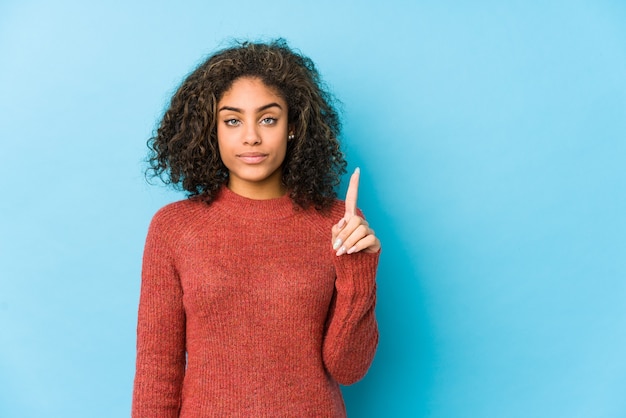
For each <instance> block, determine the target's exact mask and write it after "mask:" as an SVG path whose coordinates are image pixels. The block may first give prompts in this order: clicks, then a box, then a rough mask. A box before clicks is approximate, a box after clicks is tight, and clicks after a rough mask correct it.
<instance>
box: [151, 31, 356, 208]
mask: <svg viewBox="0 0 626 418" xmlns="http://www.w3.org/2000/svg"><path fill="white" fill-rule="evenodd" d="M240 77H255V78H258V79H260V80H261V81H262V82H263V83H264V84H265V85H267V86H268V87H271V88H274V89H275V90H276V92H277V93H278V94H280V95H281V96H282V97H283V98H284V99H285V101H286V102H287V108H288V123H289V125H290V126H293V128H294V129H293V133H294V135H295V137H294V138H293V139H292V140H291V141H289V142H288V143H287V153H286V156H285V160H284V161H283V165H282V183H283V185H284V186H285V187H286V189H287V190H288V192H289V196H290V198H291V200H292V201H293V202H294V203H295V204H297V205H298V206H300V207H303V208H307V207H309V206H311V205H312V206H314V207H315V208H316V209H318V210H323V209H327V208H328V207H330V205H331V204H332V202H333V200H334V199H335V197H336V193H335V188H336V186H337V185H338V184H339V181H340V176H341V175H342V174H344V173H345V171H346V162H345V159H344V155H343V153H342V151H341V150H340V146H339V141H338V140H337V138H338V136H339V134H340V131H341V122H340V119H339V115H338V112H337V110H336V106H335V103H336V100H335V98H334V97H333V96H332V94H331V93H330V92H329V90H328V89H327V88H326V86H325V84H324V83H323V81H322V79H321V76H320V74H319V72H318V71H317V69H316V67H315V65H314V63H313V61H312V60H311V59H310V58H308V57H306V56H304V55H302V54H300V53H298V52H295V51H294V50H292V49H290V48H289V46H288V45H287V42H286V41H285V40H283V39H277V40H274V41H271V42H268V43H253V42H248V41H245V42H240V43H237V44H235V45H234V46H232V47H229V48H226V49H222V50H220V51H218V52H216V53H214V54H213V55H211V56H209V57H208V59H206V60H205V61H204V62H203V63H201V64H200V65H199V66H198V67H197V68H196V69H195V70H194V71H193V72H191V73H190V74H189V75H188V76H187V78H186V79H185V80H184V81H183V82H182V84H181V85H180V86H179V88H178V90H177V91H176V93H174V95H173V97H172V99H171V102H170V104H169V108H168V109H167V110H166V111H165V114H164V115H163V118H162V119H161V121H160V123H159V126H158V129H157V131H156V134H155V135H154V136H153V137H152V138H150V139H149V140H148V147H149V149H150V155H149V159H148V162H149V168H148V170H147V171H148V173H150V172H151V173H152V177H159V178H160V179H161V180H162V181H163V182H164V183H165V184H170V185H172V186H174V187H175V188H177V189H182V190H185V191H187V192H188V196H189V197H194V196H195V197H197V198H199V199H201V200H203V201H205V202H207V203H210V202H211V201H212V200H213V199H214V198H215V196H216V194H217V192H218V190H219V189H220V187H221V186H222V185H223V184H226V183H227V181H228V175H229V173H228V169H227V168H226V166H225V165H224V163H223V162H222V159H221V157H220V153H219V149H218V143H217V104H218V102H219V100H220V99H221V98H222V96H223V95H224V93H226V92H227V91H228V90H229V89H230V87H231V86H232V84H233V82H234V81H235V80H237V79H238V78H240Z"/></svg>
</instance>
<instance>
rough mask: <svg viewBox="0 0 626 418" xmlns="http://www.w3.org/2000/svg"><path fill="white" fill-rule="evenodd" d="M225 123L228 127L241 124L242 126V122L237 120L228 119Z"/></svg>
mask: <svg viewBox="0 0 626 418" xmlns="http://www.w3.org/2000/svg"><path fill="white" fill-rule="evenodd" d="M224 123H225V124H226V126H238V125H239V124H241V122H240V121H239V120H237V119H226V120H225V121H224Z"/></svg>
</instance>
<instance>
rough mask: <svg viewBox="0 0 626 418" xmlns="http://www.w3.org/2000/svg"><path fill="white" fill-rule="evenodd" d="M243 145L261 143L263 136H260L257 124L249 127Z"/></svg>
mask: <svg viewBox="0 0 626 418" xmlns="http://www.w3.org/2000/svg"><path fill="white" fill-rule="evenodd" d="M243 143H244V144H245V145H259V144H260V143H261V135H259V132H258V130H257V126H256V124H254V123H251V124H248V125H247V129H246V130H245V132H244V140H243Z"/></svg>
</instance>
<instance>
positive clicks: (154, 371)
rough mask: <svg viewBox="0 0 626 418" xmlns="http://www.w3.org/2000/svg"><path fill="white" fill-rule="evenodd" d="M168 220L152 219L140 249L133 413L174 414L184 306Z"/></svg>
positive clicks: (181, 374)
mask: <svg viewBox="0 0 626 418" xmlns="http://www.w3.org/2000/svg"><path fill="white" fill-rule="evenodd" d="M167 226H168V223H166V222H161V219H160V218H159V214H157V215H156V216H155V218H154V219H153V221H152V223H151V225H150V229H149V231H148V237H147V239H146V245H145V249H144V257H143V267H142V274H141V276H142V277H141V295H140V300H139V314H138V321H137V363H136V373H135V384H134V390H133V405H132V416H133V417H149V416H150V417H156V416H158V417H178V413H179V409H180V403H181V388H182V381H183V377H184V373H185V312H184V309H183V304H182V296H183V293H182V288H181V284H180V280H179V278H178V274H177V272H176V268H175V266H174V259H173V254H172V251H171V249H170V248H171V247H170V245H169V244H170V243H169V242H167V238H169V234H168V233H169V232H171V231H170V230H169V229H168V228H167Z"/></svg>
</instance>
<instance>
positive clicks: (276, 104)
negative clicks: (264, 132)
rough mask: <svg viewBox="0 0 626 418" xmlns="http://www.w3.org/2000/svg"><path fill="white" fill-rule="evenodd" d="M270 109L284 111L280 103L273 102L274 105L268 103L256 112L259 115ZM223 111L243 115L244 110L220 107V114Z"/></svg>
mask: <svg viewBox="0 0 626 418" xmlns="http://www.w3.org/2000/svg"><path fill="white" fill-rule="evenodd" d="M270 107H277V108H279V109H280V110H282V109H283V108H282V106H281V105H279V104H278V103H276V102H272V103H268V104H266V105H263V106H261V107H259V108H258V109H257V110H256V111H257V113H258V112H262V111H264V110H267V109H269V108H270ZM222 110H230V111H231V112H238V113H243V110H242V109H240V108H238V107H232V106H222V107H220V109H219V110H218V112H221V111H222Z"/></svg>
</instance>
